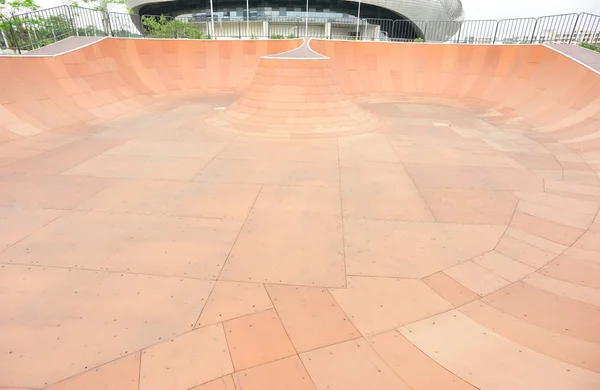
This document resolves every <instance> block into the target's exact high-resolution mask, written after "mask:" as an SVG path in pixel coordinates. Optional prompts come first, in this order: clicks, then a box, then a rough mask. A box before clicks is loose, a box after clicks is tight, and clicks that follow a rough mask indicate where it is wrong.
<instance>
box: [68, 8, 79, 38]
mask: <svg viewBox="0 0 600 390" xmlns="http://www.w3.org/2000/svg"><path fill="white" fill-rule="evenodd" d="M67 9H68V10H69V20H70V21H71V31H72V32H73V35H78V34H77V30H76V29H75V18H74V17H73V12H72V11H71V7H67Z"/></svg>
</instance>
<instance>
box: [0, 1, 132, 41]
mask: <svg viewBox="0 0 600 390" xmlns="http://www.w3.org/2000/svg"><path fill="white" fill-rule="evenodd" d="M0 1H2V0H0ZM64 1H65V2H66V5H69V6H71V7H75V8H77V7H81V8H90V9H93V10H94V11H100V12H101V13H102V27H103V29H104V31H105V33H106V34H108V35H110V34H111V25H110V15H109V13H110V12H112V11H113V10H114V8H115V7H117V6H119V5H123V4H125V0H64ZM128 12H129V13H131V10H128Z"/></svg>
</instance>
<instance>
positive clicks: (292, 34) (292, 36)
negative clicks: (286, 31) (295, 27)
mask: <svg viewBox="0 0 600 390" xmlns="http://www.w3.org/2000/svg"><path fill="white" fill-rule="evenodd" d="M287 39H296V34H294V33H291V34H290V35H288V36H287Z"/></svg>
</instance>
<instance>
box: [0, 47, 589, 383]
mask: <svg viewBox="0 0 600 390" xmlns="http://www.w3.org/2000/svg"><path fill="white" fill-rule="evenodd" d="M299 45H300V42H299V41H279V42H277V41H270V42H266V41H246V42H244V41H242V42H233V41H231V42H205V41H203V42H194V41H160V40H147V41H146V40H126V39H106V40H103V41H101V42H99V43H97V44H95V45H92V46H89V47H87V48H84V49H82V50H80V51H77V52H73V53H70V54H67V55H65V56H59V57H54V58H51V59H47V58H16V59H15V58H2V59H0V69H1V70H2V74H8V73H6V72H10V74H12V75H13V77H11V78H10V79H9V80H7V85H6V88H3V89H2V91H1V92H0V104H1V106H0V140H1V141H0V142H2V143H1V144H0V220H1V221H2V223H0V309H1V310H0V388H2V387H3V386H4V387H5V388H10V389H23V388H26V389H42V388H44V389H51V390H65V389H69V390H73V389H77V390H80V389H86V390H96V389H111V390H121V389H123V390H129V389H131V390H134V389H135V390H138V389H139V390H152V389H157V390H166V389H169V390H171V389H173V390H178V389H182V390H183V389H195V390H233V389H237V390H240V389H244V390H283V389H302V390H303V389H307V390H308V389H312V390H315V389H318V390H326V389H330V390H338V389H339V390H351V389H358V390H363V389H378V390H387V389H393V390H397V389H415V390H417V389H418V390H421V389H435V390H439V389H476V388H479V389H509V390H515V389H545V390H547V389H560V390H564V389H570V390H580V389H590V390H592V389H598V388H599V386H600V348H599V344H600V332H598V329H600V292H599V290H600V261H599V259H600V245H599V244H600V216H599V214H598V211H599V209H600V181H599V178H598V174H599V173H600V143H599V142H598V141H599V139H600V136H599V135H598V134H599V131H598V120H599V118H600V115H599V113H600V100H599V99H598V97H599V95H600V88H597V86H598V85H599V84H600V76H598V74H596V73H594V72H592V71H590V70H588V69H586V68H584V67H582V66H580V65H578V64H576V63H574V62H572V61H571V60H569V59H567V58H566V57H564V56H561V55H560V54H559V53H556V52H554V51H552V50H550V49H548V48H545V47H542V46H525V45H523V46H500V47H493V48H490V47H486V46H453V45H418V44H408V45H402V44H387V43H385V44H372V43H357V42H328V41H313V42H312V43H311V46H312V48H313V49H314V50H315V51H317V52H319V53H323V54H325V55H326V56H328V57H329V58H330V59H329V60H319V61H312V60H290V59H285V60H281V59H279V60H278V59H261V57H263V56H268V55H270V54H275V53H279V52H284V51H287V50H291V49H293V48H295V47H298V46H299ZM303 50H305V49H303ZM400 60H401V61H400ZM314 64H319V65H318V66H317V65H314ZM323 64H326V65H323ZM273 65H275V66H273ZM315 66H317V67H315ZM34 70H35V72H34ZM207 75H211V76H212V77H207ZM559 75H560V76H559ZM269 80H270V81H271V82H272V83H270V84H269ZM34 86H37V89H34V88H33V87H34ZM311 92H313V93H312V94H311ZM308 96H311V97H310V98H308ZM314 96H318V97H316V98H315V97H314ZM319 103H320V105H319ZM281 104H285V107H282V106H281ZM319 107H320V108H319ZM350 114H356V115H350ZM241 118H244V120H241ZM265 118H270V119H268V120H265ZM244 121H246V122H244ZM261 121H262V122H261ZM244 123H249V124H255V126H254V127H253V126H244ZM361 123H362V125H363V126H364V127H363V128H362V131H360V130H361V127H360V126H361ZM336 129H337V131H336Z"/></svg>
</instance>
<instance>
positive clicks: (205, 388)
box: [190, 375, 236, 390]
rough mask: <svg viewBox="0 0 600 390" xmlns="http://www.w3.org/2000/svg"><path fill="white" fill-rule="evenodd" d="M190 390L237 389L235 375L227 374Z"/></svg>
mask: <svg viewBox="0 0 600 390" xmlns="http://www.w3.org/2000/svg"><path fill="white" fill-rule="evenodd" d="M190 390H236V388H235V383H234V382H233V377H232V376H231V375H226V376H224V377H221V378H219V379H215V380H214V381H210V382H207V383H205V384H203V385H200V386H196V387H192V388H191V389H190Z"/></svg>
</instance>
